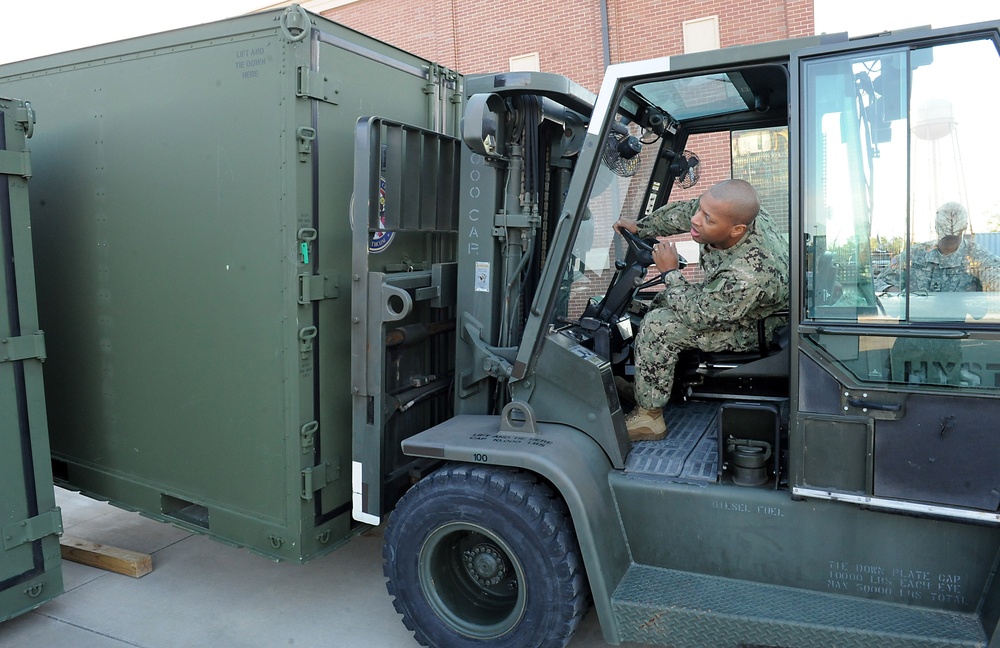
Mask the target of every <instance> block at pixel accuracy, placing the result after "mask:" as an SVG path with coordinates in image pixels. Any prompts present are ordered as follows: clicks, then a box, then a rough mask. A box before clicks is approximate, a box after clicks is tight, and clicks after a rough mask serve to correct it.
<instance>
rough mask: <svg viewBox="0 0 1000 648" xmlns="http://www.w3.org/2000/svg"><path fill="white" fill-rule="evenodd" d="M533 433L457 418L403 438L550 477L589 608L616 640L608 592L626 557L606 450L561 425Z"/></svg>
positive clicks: (419, 449) (407, 447) (429, 451)
mask: <svg viewBox="0 0 1000 648" xmlns="http://www.w3.org/2000/svg"><path fill="white" fill-rule="evenodd" d="M536 429H537V433H536V432H509V431H504V432H501V430H500V418H499V417H497V416H485V415H462V416H456V417H455V418H453V419H450V420H449V421H446V422H444V423H442V424H440V425H437V426H435V427H433V428H430V429H429V430H425V431H424V432H421V433H419V434H416V435H414V436H412V437H410V438H408V439H406V440H405V441H403V443H402V448H403V452H404V453H406V454H407V455H410V456H415V457H426V458H430V459H443V460H447V461H460V462H466V463H473V464H481V465H482V464H485V465H494V466H508V467H515V468H523V469H525V470H529V471H531V472H534V473H536V474H538V475H540V476H541V477H543V478H544V479H546V480H548V481H549V482H550V483H551V484H552V485H553V487H555V489H556V490H557V491H558V492H559V494H560V495H561V496H562V498H563V500H564V501H565V502H566V505H567V507H568V508H569V511H570V515H571V516H572V518H573V526H574V529H575V531H576V535H577V540H578V542H579V544H580V550H581V552H582V554H583V561H584V565H585V567H586V569H587V578H588V580H589V582H590V589H591V593H592V595H593V598H594V607H595V608H596V609H597V613H598V616H599V618H600V621H601V628H602V629H603V630H604V636H605V639H606V640H607V641H608V642H609V643H613V644H617V643H619V640H618V630H617V626H616V624H615V621H614V615H613V614H612V612H611V595H612V593H613V592H614V589H615V587H617V585H618V583H619V582H620V581H621V579H622V578H623V577H624V575H625V571H626V570H627V569H628V566H629V563H630V562H631V556H630V555H629V551H628V545H627V543H626V541H625V535H624V531H623V530H622V526H621V524H620V523H619V520H618V514H617V512H616V511H617V507H616V505H615V501H614V495H613V493H612V491H611V486H610V483H609V480H608V473H610V472H611V471H612V470H613V469H614V468H613V466H612V465H611V461H610V459H609V458H608V456H607V454H606V453H605V452H604V450H603V449H601V446H600V445H598V444H597V442H595V441H594V440H593V439H591V438H590V436H588V435H587V434H585V433H583V432H581V431H580V430H577V429H576V428H572V427H569V426H566V425H560V424H557V423H539V424H537V428H536Z"/></svg>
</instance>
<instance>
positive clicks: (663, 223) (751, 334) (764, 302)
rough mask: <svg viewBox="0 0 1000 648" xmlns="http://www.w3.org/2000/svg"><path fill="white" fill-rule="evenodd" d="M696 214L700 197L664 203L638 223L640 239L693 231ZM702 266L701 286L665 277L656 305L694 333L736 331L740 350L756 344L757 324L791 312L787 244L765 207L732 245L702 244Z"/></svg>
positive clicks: (681, 278)
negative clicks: (767, 317) (703, 276)
mask: <svg viewBox="0 0 1000 648" xmlns="http://www.w3.org/2000/svg"><path fill="white" fill-rule="evenodd" d="M697 210H698V199H697V198H696V199H694V200H689V201H681V202H674V203H669V204H667V205H664V206H663V207H661V208H659V209H657V210H656V211H654V212H653V213H651V214H650V215H649V216H647V217H646V218H645V219H643V220H642V221H640V222H639V235H640V236H642V237H650V236H670V235H673V234H682V233H685V232H688V231H690V229H691V218H692V217H693V216H694V214H695V212H696V211H697ZM700 265H701V268H702V270H703V271H704V273H705V279H704V280H703V281H701V282H697V283H693V282H690V281H688V280H687V278H685V277H684V275H683V274H682V273H680V272H668V273H667V274H665V275H664V277H663V280H664V285H665V288H664V290H663V291H662V292H661V293H660V294H658V295H657V296H656V298H655V299H654V301H653V307H654V308H656V307H668V308H670V309H671V310H672V311H674V312H675V313H676V315H677V316H678V317H679V318H680V320H681V321H682V322H683V323H684V324H686V325H687V326H688V327H690V328H691V329H694V330H702V331H705V332H706V333H709V332H713V331H719V330H720V329H721V330H728V331H731V332H732V334H733V336H734V340H733V345H732V347H733V348H738V349H739V348H749V347H750V346H753V345H754V343H755V342H756V331H757V321H758V320H760V319H762V318H764V317H766V316H767V315H771V314H773V313H774V312H776V311H779V310H783V309H787V308H788V278H789V270H788V243H787V242H786V240H785V238H784V237H783V236H782V235H781V233H780V232H779V231H778V228H777V226H776V225H775V223H774V219H773V218H771V215H770V214H768V213H767V211H766V210H765V209H764V208H761V210H760V212H759V213H758V214H757V218H756V219H754V222H753V223H751V224H750V225H749V226H748V227H747V231H746V233H745V234H744V235H743V237H742V238H741V239H740V240H739V241H738V242H737V243H736V244H735V245H733V246H732V247H730V248H728V249H725V250H721V249H718V248H714V247H711V246H709V245H702V246H701V260H700Z"/></svg>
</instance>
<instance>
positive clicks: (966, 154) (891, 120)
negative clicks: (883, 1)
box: [802, 39, 1000, 389]
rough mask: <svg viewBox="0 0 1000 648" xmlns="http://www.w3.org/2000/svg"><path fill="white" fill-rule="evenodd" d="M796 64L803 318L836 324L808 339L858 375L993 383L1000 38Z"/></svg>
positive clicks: (996, 366) (998, 298) (999, 315)
mask: <svg viewBox="0 0 1000 648" xmlns="http://www.w3.org/2000/svg"><path fill="white" fill-rule="evenodd" d="M802 72H803V76H802V78H803V96H804V97H805V104H804V106H803V114H802V125H803V133H802V142H803V144H802V151H803V154H804V158H803V160H802V185H803V187H802V196H803V205H802V207H803V210H804V220H803V235H804V236H805V237H806V250H805V252H806V254H805V264H804V271H805V273H806V274H805V277H804V279H805V281H804V286H805V291H804V295H803V297H804V304H803V306H804V311H805V312H804V319H803V323H805V324H809V323H817V324H818V323H830V324H835V325H837V326H838V327H839V329H838V333H837V334H835V335H830V334H823V335H820V334H810V335H807V337H808V338H809V339H811V340H812V341H813V342H815V343H817V344H819V345H820V346H821V347H823V348H824V349H826V350H827V352H829V353H830V354H831V355H833V356H834V357H835V358H836V359H837V360H838V361H839V362H840V364H841V365H842V367H843V368H845V369H846V370H848V371H849V372H850V373H852V374H853V375H854V376H855V378H857V379H858V380H859V381H862V382H891V383H907V384H917V383H928V384H935V385H956V386H962V387H975V388H990V389H996V388H997V386H998V384H1000V379H998V378H1000V373H998V371H1000V343H998V342H996V341H993V340H988V339H982V338H985V337H986V333H987V330H988V329H989V328H990V325H996V324H997V323H1000V256H998V252H1000V233H994V232H992V231H991V230H994V229H1000V218H998V215H997V211H998V210H1000V183H997V182H996V180H995V178H992V177H991V174H992V172H991V167H993V164H992V162H991V161H990V160H991V158H994V157H995V151H994V148H995V146H994V138H993V137H991V136H989V134H990V133H992V132H993V131H994V129H995V126H994V125H993V122H994V121H995V119H994V117H993V110H992V106H995V105H996V102H997V100H1000V97H998V96H997V95H998V91H997V90H996V89H995V87H994V84H992V83H986V82H984V79H995V78H998V77H1000V56H998V50H997V45H996V44H995V43H994V42H993V41H992V40H985V39H984V40H976V41H969V42H959V43H954V42H952V43H947V44H941V45H935V46H930V47H922V48H913V49H907V48H899V49H895V50H886V51H881V52H878V53H875V54H872V53H868V54H866V55H864V56H853V57H852V56H849V55H848V56H839V57H831V58H827V59H823V60H815V61H808V62H805V63H804V64H803V68H802ZM994 238H996V239H997V240H996V241H995V242H994V240H993V239H994ZM845 327H846V328H845ZM852 327H854V328H852ZM830 328H831V327H826V330H827V331H829V330H830ZM855 329H856V333H854V334H851V331H852V330H855ZM882 329H884V332H880V330H882Z"/></svg>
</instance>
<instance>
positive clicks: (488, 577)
mask: <svg viewBox="0 0 1000 648" xmlns="http://www.w3.org/2000/svg"><path fill="white" fill-rule="evenodd" d="M462 559H463V561H464V562H465V570H466V571H467V572H468V573H469V576H471V577H472V578H473V579H474V580H475V581H476V582H477V583H479V584H480V585H481V586H483V587H489V586H491V585H496V584H497V583H499V582H500V581H501V580H503V578H504V576H506V574H507V565H506V564H505V562H504V559H503V556H502V555H501V553H500V552H499V551H498V550H497V548H496V547H493V546H492V545H488V544H478V545H476V546H475V547H473V548H472V549H468V550H466V551H465V552H463V553H462Z"/></svg>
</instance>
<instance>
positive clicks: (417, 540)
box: [383, 464, 586, 648]
mask: <svg viewBox="0 0 1000 648" xmlns="http://www.w3.org/2000/svg"><path fill="white" fill-rule="evenodd" d="M572 528H573V527H572V524H571V523H570V520H569V515H568V512H567V510H566V507H565V504H564V503H563V502H562V500H561V499H560V498H559V497H557V496H556V495H555V493H554V492H553V491H552V489H551V488H549V487H548V485H546V484H544V483H542V482H540V481H539V480H538V479H537V478H536V477H534V476H533V475H531V474H530V473H523V472H518V471H515V470H509V469H505V468H495V467H479V466H469V465H464V464H460V465H450V466H445V467H444V468H442V469H440V470H438V471H437V472H435V473H433V474H432V475H430V476H428V477H426V478H425V479H423V480H421V481H420V482H419V483H418V484H417V485H416V486H414V487H413V488H411V489H410V491H409V492H408V493H407V494H406V495H405V496H404V497H403V499H401V500H400V501H399V503H398V504H397V505H396V510H395V511H394V512H393V513H392V515H391V516H390V518H389V524H388V526H387V527H386V532H385V547H384V549H383V557H384V558H385V575H386V576H387V577H388V579H389V581H388V583H387V587H388V589H389V593H390V594H391V595H392V596H394V597H395V601H394V605H395V606H396V610H397V611H398V612H400V613H401V614H402V615H403V623H404V624H405V625H406V627H407V628H409V629H410V630H413V631H414V634H415V636H416V638H417V640H418V641H419V642H420V643H421V644H424V645H431V646H449V647H455V648H459V647H466V646H480V647H482V646H490V647H493V648H500V647H505V648H523V647H524V646H540V647H541V646H545V647H556V646H565V645H566V643H567V642H568V641H569V638H570V636H572V634H573V631H574V630H575V629H576V627H577V625H578V624H579V622H580V618H581V617H582V616H583V613H584V611H585V610H586V585H585V578H584V574H583V562H582V560H581V558H580V552H579V549H578V547H577V544H576V537H575V535H574V534H573V531H572Z"/></svg>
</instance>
